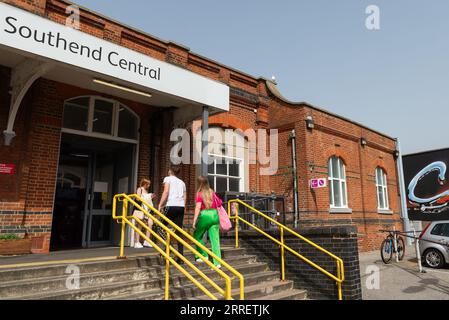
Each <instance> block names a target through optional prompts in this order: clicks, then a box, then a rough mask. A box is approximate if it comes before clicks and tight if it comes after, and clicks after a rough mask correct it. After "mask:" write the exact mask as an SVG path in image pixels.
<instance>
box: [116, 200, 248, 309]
mask: <svg viewBox="0 0 449 320" xmlns="http://www.w3.org/2000/svg"><path fill="white" fill-rule="evenodd" d="M136 200H137V201H139V202H140V203H142V204H145V206H147V207H148V208H149V210H150V211H152V212H154V213H155V214H156V215H157V216H159V217H160V218H161V219H163V220H165V221H166V222H167V224H168V225H170V226H171V227H173V228H174V229H176V230H177V231H178V232H179V233H180V234H181V235H183V236H184V237H185V238H187V239H188V240H190V241H191V242H193V244H195V245H197V246H198V247H200V248H202V249H203V250H204V251H206V252H207V253H208V254H209V255H210V256H211V257H212V258H214V259H215V260H216V261H218V262H219V263H220V264H221V265H222V266H223V267H225V268H226V269H228V270H229V272H230V273H232V274H233V275H234V276H235V277H237V278H238V279H239V285H240V299H241V300H243V299H244V278H243V276H242V275H241V274H240V273H239V272H238V271H237V270H235V269H234V268H233V267H232V266H230V265H229V264H228V263H226V262H225V261H223V260H222V259H221V258H219V257H217V256H216V255H215V254H214V253H213V252H212V251H210V250H209V249H208V248H207V247H205V246H204V245H202V244H201V243H199V242H198V241H197V240H195V239H194V238H193V237H192V236H191V235H190V234H189V233H187V232H186V231H184V230H183V229H182V228H180V227H179V226H177V225H176V224H175V223H174V222H173V221H171V220H170V219H168V218H167V217H165V215H163V214H162V213H160V212H159V211H158V210H156V209H155V208H154V207H153V206H151V205H150V204H149V203H147V202H146V201H145V200H144V199H142V198H141V197H139V196H138V195H136V194H132V195H126V194H118V195H115V196H114V202H113V206H112V217H113V219H115V220H117V222H118V223H120V222H121V223H122V230H121V241H120V258H123V257H124V243H125V241H124V239H125V226H126V224H128V225H129V226H130V227H131V228H132V229H133V230H135V231H136V232H137V233H138V234H139V235H140V236H141V237H142V238H143V239H145V240H146V241H148V242H149V243H150V244H151V245H152V246H153V248H154V249H156V251H158V252H159V253H160V254H161V256H162V257H163V258H165V261H166V268H165V299H166V300H168V299H169V277H170V263H171V264H173V265H174V266H175V267H176V268H177V269H178V270H179V271H180V272H181V273H182V274H183V275H185V276H186V277H187V278H188V279H189V280H190V281H191V282H193V283H194V284H195V285H196V286H197V287H198V288H199V289H200V290H201V291H203V292H204V293H205V294H206V295H207V296H208V297H209V298H211V299H213V300H217V297H216V296H215V295H214V294H212V293H211V292H210V291H209V290H208V289H206V288H205V287H204V286H203V285H202V284H201V283H199V282H198V281H197V280H196V279H195V278H194V277H193V276H192V275H191V274H189V273H188V272H187V270H185V268H183V267H182V266H181V265H180V264H179V263H177V262H176V261H175V260H174V259H173V258H171V257H170V252H173V253H174V254H175V256H176V257H178V258H179V259H180V260H181V261H183V262H184V263H185V264H186V265H187V266H189V267H190V268H191V269H192V270H193V271H195V272H196V273H197V274H198V275H199V276H200V277H201V278H202V279H204V280H205V281H206V282H207V283H209V285H211V286H212V287H213V288H214V289H216V290H217V291H218V293H220V294H221V295H223V297H224V298H225V299H226V300H232V299H233V298H232V287H231V286H232V282H231V278H230V277H229V276H228V275H227V274H226V273H224V272H223V271H222V270H221V269H219V268H218V267H216V266H215V265H214V264H213V263H212V262H210V261H209V259H207V258H205V257H204V256H203V255H202V254H200V253H199V252H198V251H197V250H196V249H195V248H193V247H192V246H191V245H190V244H188V243H187V242H186V241H185V240H184V239H182V238H181V237H180V236H178V235H177V234H176V233H175V231H172V230H171V229H170V228H168V226H166V225H165V224H164V223H162V222H161V221H160V220H159V219H157V218H156V217H154V216H153V215H152V214H150V213H149V212H147V211H146V210H145V209H143V207H142V206H141V205H139V204H138V203H137V202H136ZM117 201H120V202H123V207H122V215H121V216H117V212H116V211H117ZM128 203H131V204H132V205H133V206H134V207H135V208H137V209H138V210H140V211H141V212H143V213H144V214H145V215H146V216H147V217H148V218H149V219H151V220H152V221H153V223H155V224H157V225H158V226H160V227H161V228H162V229H163V230H164V231H165V232H166V234H167V240H164V239H163V238H162V237H161V236H160V235H158V234H157V233H156V232H154V231H153V230H152V229H150V228H149V227H148V226H147V225H146V224H145V223H143V222H142V221H141V220H140V219H139V218H137V217H135V216H134V215H131V216H128ZM129 218H131V219H134V220H135V221H136V222H137V223H138V224H139V225H140V226H141V227H143V228H144V229H145V230H147V231H148V232H150V234H152V235H154V237H155V238H156V239H157V240H159V241H161V242H162V243H163V244H165V249H161V248H160V247H159V246H158V245H157V244H156V243H155V242H153V241H151V239H150V238H149V237H147V236H146V235H145V234H144V233H143V232H142V231H141V230H139V228H137V227H136V226H135V225H134V224H133V223H131V221H130V220H129ZM172 238H174V239H176V240H177V241H178V242H180V243H181V244H182V245H183V246H184V247H185V248H187V249H188V250H189V251H191V252H192V253H194V254H195V255H196V256H197V257H199V258H200V259H202V260H203V261H204V262H205V263H206V264H207V265H208V266H209V267H211V269H212V270H214V271H215V272H217V273H218V274H219V275H220V276H221V277H222V278H223V279H224V280H225V289H222V288H221V287H220V286H219V285H218V284H217V283H215V282H214V281H213V280H212V279H210V278H209V277H208V276H207V275H205V274H204V273H203V272H202V271H201V270H199V269H198V268H197V267H196V266H195V265H194V264H192V263H191V262H190V261H189V260H188V259H187V258H186V257H184V256H183V255H182V254H181V253H180V252H178V251H177V250H176V249H175V248H173V247H172V246H171V245H170V241H171V239H172Z"/></svg>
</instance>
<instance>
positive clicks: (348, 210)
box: [329, 208, 352, 214]
mask: <svg viewBox="0 0 449 320" xmlns="http://www.w3.org/2000/svg"><path fill="white" fill-rule="evenodd" d="M329 213H346V214H349V213H352V209H351V208H330V209H329Z"/></svg>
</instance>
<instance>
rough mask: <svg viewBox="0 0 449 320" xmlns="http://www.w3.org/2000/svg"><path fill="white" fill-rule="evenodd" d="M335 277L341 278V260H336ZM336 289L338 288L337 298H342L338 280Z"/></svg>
mask: <svg viewBox="0 0 449 320" xmlns="http://www.w3.org/2000/svg"><path fill="white" fill-rule="evenodd" d="M337 277H338V279H341V262H340V261H339V260H337ZM337 289H338V300H343V295H342V292H341V282H340V281H337Z"/></svg>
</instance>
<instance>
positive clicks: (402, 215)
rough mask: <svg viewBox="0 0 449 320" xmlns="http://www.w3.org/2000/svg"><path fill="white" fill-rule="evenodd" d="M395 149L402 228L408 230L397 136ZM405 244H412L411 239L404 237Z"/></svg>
mask: <svg viewBox="0 0 449 320" xmlns="http://www.w3.org/2000/svg"><path fill="white" fill-rule="evenodd" d="M396 150H397V154H396V155H397V170H398V178H399V194H400V199H401V219H402V221H403V224H404V230H405V231H410V230H411V228H410V220H409V219H408V210H407V196H406V189H405V179H404V167H403V164H402V151H401V143H400V141H399V139H398V138H396ZM406 239H407V245H411V244H412V239H411V238H409V237H406Z"/></svg>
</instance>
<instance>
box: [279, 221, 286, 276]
mask: <svg viewBox="0 0 449 320" xmlns="http://www.w3.org/2000/svg"><path fill="white" fill-rule="evenodd" d="M279 229H280V233H281V243H282V245H281V280H282V281H285V248H284V228H282V227H279Z"/></svg>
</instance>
